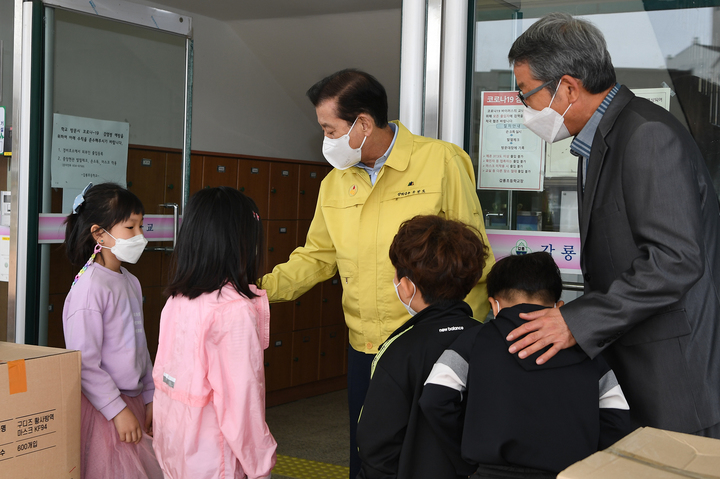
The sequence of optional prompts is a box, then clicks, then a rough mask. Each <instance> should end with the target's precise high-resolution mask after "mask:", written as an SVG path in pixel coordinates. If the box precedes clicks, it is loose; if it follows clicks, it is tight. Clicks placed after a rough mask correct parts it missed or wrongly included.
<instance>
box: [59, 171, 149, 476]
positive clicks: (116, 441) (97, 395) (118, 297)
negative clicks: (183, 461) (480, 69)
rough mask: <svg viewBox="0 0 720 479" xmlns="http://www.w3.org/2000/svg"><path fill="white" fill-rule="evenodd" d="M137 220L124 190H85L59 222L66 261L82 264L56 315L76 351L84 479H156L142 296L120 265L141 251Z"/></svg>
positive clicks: (134, 203) (138, 206) (135, 205)
mask: <svg viewBox="0 0 720 479" xmlns="http://www.w3.org/2000/svg"><path fill="white" fill-rule="evenodd" d="M144 214H145V211H144V209H143V205H142V203H141V202H140V200H139V199H138V198H137V196H135V195H134V194H132V193H130V192H129V191H127V190H126V189H124V188H121V187H120V186H118V185H115V184H111V183H105V184H101V185H97V186H93V185H92V183H90V184H89V185H88V186H87V187H86V188H85V189H84V190H83V192H82V193H80V194H79V195H78V196H77V198H76V199H75V203H74V205H73V213H72V214H71V215H70V216H68V218H67V220H66V230H65V248H66V251H67V255H68V258H69V259H70V262H71V263H73V264H74V265H77V266H80V265H82V264H83V263H85V265H84V266H83V267H82V269H81V270H80V272H79V273H78V274H77V276H75V281H73V284H72V287H71V288H70V293H68V296H67V299H66V300H65V306H64V308H63V330H64V334H65V345H66V346H67V348H68V349H77V350H80V351H81V352H82V375H81V382H82V396H81V435H80V443H81V444H80V447H81V449H80V477H81V478H84V479H95V478H103V479H105V478H117V479H120V478H123V479H145V478H162V471H161V470H160V468H159V465H158V463H157V460H156V459H155V456H154V454H153V450H152V443H151V441H150V440H149V436H151V435H152V416H153V409H152V398H153V392H154V386H153V382H152V363H151V361H150V354H149V353H148V348H147V340H146V339H145V328H144V324H143V312H142V292H141V289H140V283H139V282H138V280H137V278H136V277H135V276H133V275H132V274H130V273H129V272H128V271H127V270H126V269H125V268H123V267H122V266H121V263H122V262H128V263H136V262H137V260H138V259H139V258H140V255H141V254H142V252H143V249H144V248H145V245H146V244H147V240H146V239H145V237H144V236H143V234H142V222H143V215H144ZM88 258H90V259H88ZM86 261H87V262H86ZM143 429H144V430H145V432H146V433H147V436H146V435H144V434H143Z"/></svg>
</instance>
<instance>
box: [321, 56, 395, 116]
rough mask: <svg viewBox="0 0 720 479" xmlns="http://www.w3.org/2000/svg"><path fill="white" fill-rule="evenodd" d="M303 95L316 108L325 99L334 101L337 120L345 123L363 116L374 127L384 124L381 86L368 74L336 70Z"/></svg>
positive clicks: (385, 113) (385, 110) (385, 108)
mask: <svg viewBox="0 0 720 479" xmlns="http://www.w3.org/2000/svg"><path fill="white" fill-rule="evenodd" d="M307 96H308V98H310V101H311V102H312V104H313V105H314V106H316V107H317V106H318V105H319V104H320V103H322V102H324V101H325V100H335V101H336V102H337V111H336V114H337V116H338V118H340V119H341V120H345V121H346V122H348V123H352V122H354V121H355V119H356V118H357V117H358V115H359V114H360V113H366V114H368V115H370V116H371V117H372V119H373V121H374V122H375V125H376V126H377V127H378V128H385V127H386V126H387V124H388V101H387V93H385V87H383V86H382V84H381V83H380V82H379V81H377V78H375V77H374V76H372V75H370V74H369V73H365V72H363V71H360V70H356V69H354V68H348V69H345V70H340V71H339V72H335V73H333V74H332V75H330V76H327V77H325V78H323V79H322V80H320V81H319V82H317V83H316V84H314V85H313V86H311V87H310V89H309V90H308V91H307Z"/></svg>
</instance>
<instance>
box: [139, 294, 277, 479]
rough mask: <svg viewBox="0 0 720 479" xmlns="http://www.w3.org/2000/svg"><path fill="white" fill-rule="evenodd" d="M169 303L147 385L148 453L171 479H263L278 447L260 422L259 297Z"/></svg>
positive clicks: (266, 312) (262, 320) (263, 327)
mask: <svg viewBox="0 0 720 479" xmlns="http://www.w3.org/2000/svg"><path fill="white" fill-rule="evenodd" d="M251 288H252V290H253V292H255V293H256V294H258V295H259V296H258V297H257V298H255V299H252V300H250V299H247V298H246V297H244V296H242V295H240V294H239V293H238V292H237V291H235V289H234V288H233V287H232V286H230V285H226V286H225V287H224V288H223V289H222V290H221V294H220V295H218V292H217V291H215V292H212V293H206V294H203V295H201V296H200V297H198V298H196V299H193V300H191V299H188V298H186V297H183V296H176V297H174V298H169V299H168V301H167V303H166V304H165V307H164V308H163V311H162V316H161V319H160V344H159V346H158V352H157V357H156V359H155V367H154V368H153V380H154V382H155V396H154V405H153V415H154V416H153V432H154V438H153V447H154V449H155V454H156V455H157V458H158V461H159V462H160V465H161V467H162V469H163V472H164V473H165V477H167V478H171V479H181V478H188V479H216V478H217V479H241V478H244V477H246V476H247V477H249V478H251V479H255V478H265V477H269V476H270V471H271V470H272V468H273V467H274V466H275V449H276V448H277V444H276V443H275V439H274V438H273V436H272V434H270V431H269V429H268V427H267V424H266V423H265V371H264V365H263V350H264V349H265V348H267V347H268V344H269V333H270V308H269V304H268V300H267V296H266V295H265V291H263V290H258V289H256V288H255V287H254V286H251Z"/></svg>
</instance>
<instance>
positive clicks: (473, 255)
mask: <svg viewBox="0 0 720 479" xmlns="http://www.w3.org/2000/svg"><path fill="white" fill-rule="evenodd" d="M487 256H488V254H487V248H486V246H485V245H484V244H483V243H482V240H481V239H480V238H479V237H478V233H477V231H474V230H472V229H470V228H469V227H468V226H466V225H464V224H463V223H459V222H457V221H449V220H445V219H443V218H440V217H438V216H416V217H415V218H413V219H411V220H410V221H407V222H405V223H403V225H402V226H401V227H400V230H399V231H398V233H397V235H396V236H395V239H394V240H393V243H392V245H391V246H390V261H391V262H392V264H393V266H394V267H395V270H396V273H395V278H394V280H393V284H394V285H395V289H396V291H397V295H398V299H399V300H400V301H401V302H402V303H403V304H404V305H405V307H406V308H407V310H408V312H409V313H410V314H411V315H412V316H413V317H412V318H411V319H410V320H408V321H407V322H406V323H405V324H404V325H402V326H401V327H400V328H398V329H397V330H396V331H395V332H394V333H392V334H391V335H390V337H389V338H388V339H387V341H385V342H384V343H383V345H382V346H381V347H380V350H379V351H378V354H377V356H376V357H375V359H374V361H373V364H372V370H371V375H372V376H371V377H372V379H371V381H370V387H369V389H368V392H367V396H366V397H365V403H364V405H363V410H362V413H361V415H360V420H359V422H358V427H357V444H358V450H359V453H360V459H361V461H362V465H361V470H360V473H359V474H358V476H357V477H358V478H360V479H370V478H398V479H403V478H405V479H424V478H427V479H456V478H457V477H458V476H457V474H456V472H455V469H456V467H455V465H454V461H452V460H451V459H450V458H449V457H448V456H447V454H445V453H444V452H443V450H442V447H441V445H440V443H439V442H438V440H437V438H436V436H435V434H433V432H432V430H431V428H430V425H429V424H428V422H427V421H426V420H425V418H424V417H423V414H422V412H421V411H420V407H419V406H418V399H419V398H420V394H421V392H422V388H423V383H424V381H425V378H426V377H427V375H428V374H429V373H430V370H431V369H432V367H433V364H434V363H435V361H436V360H437V358H438V357H440V354H441V353H442V352H443V351H445V350H446V349H447V348H448V347H449V346H450V344H452V343H453V341H454V340H455V339H456V338H457V337H458V336H459V334H460V333H462V332H463V331H467V330H469V329H471V328H473V327H476V326H478V325H479V324H480V323H478V322H477V321H476V320H474V319H473V318H472V317H471V316H472V310H471V309H470V306H468V305H467V303H465V302H463V299H464V298H465V296H467V294H468V293H469V292H470V290H471V289H472V288H473V287H474V286H475V285H476V284H477V282H478V281H479V280H480V278H481V276H482V272H483V267H484V266H485V259H486V258H487ZM388 286H389V285H388ZM416 312H417V313H416ZM459 460H460V458H459V457H457V458H456V461H459Z"/></svg>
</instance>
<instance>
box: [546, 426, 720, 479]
mask: <svg viewBox="0 0 720 479" xmlns="http://www.w3.org/2000/svg"><path fill="white" fill-rule="evenodd" d="M557 477H558V479H626V478H627V479H630V478H632V479H645V478H648V479H650V478H652V479H666V478H667V479H677V478H684V477H691V478H695V479H710V478H720V440H718V439H710V438H707V437H700V436H693V435H691V434H682V433H679V432H671V431H665V430H662V429H654V428H652V427H643V428H640V429H637V430H636V431H635V432H633V433H631V434H628V435H627V436H625V437H624V438H623V439H621V440H620V441H618V442H616V443H615V444H613V445H612V446H611V447H609V448H607V449H605V450H604V451H600V452H596V453H595V454H593V455H592V456H590V457H588V458H586V459H585V460H583V461H580V462H577V463H575V464H573V465H572V466H570V467H568V468H567V469H565V470H564V471H562V472H561V473H560V474H559V475H558V476H557Z"/></svg>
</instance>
